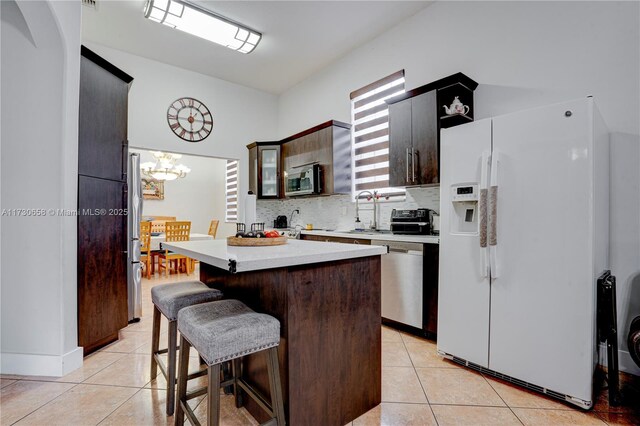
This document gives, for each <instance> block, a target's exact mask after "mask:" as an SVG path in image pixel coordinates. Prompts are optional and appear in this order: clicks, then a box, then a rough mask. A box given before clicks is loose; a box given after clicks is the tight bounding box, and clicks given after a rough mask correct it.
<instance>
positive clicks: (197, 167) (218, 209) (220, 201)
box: [130, 149, 236, 238]
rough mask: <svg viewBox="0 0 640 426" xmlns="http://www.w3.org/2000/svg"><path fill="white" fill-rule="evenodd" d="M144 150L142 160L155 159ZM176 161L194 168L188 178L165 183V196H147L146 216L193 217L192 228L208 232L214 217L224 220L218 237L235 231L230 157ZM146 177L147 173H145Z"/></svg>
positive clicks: (144, 210) (190, 156) (186, 156)
mask: <svg viewBox="0 0 640 426" xmlns="http://www.w3.org/2000/svg"><path fill="white" fill-rule="evenodd" d="M130 152H138V153H140V159H141V162H145V161H154V158H153V156H152V155H151V153H150V152H149V151H146V150H134V149H132V150H130ZM176 163H179V164H184V165H185V166H187V167H189V168H190V169H191V172H190V173H189V174H188V175H187V176H186V177H184V178H178V179H176V180H172V181H166V182H165V183H164V200H144V205H143V208H142V214H143V215H145V216H154V215H158V216H176V218H177V220H189V221H191V232H196V233H199V234H206V233H207V232H209V224H210V222H211V220H213V219H217V220H219V221H220V224H219V226H218V232H217V235H216V238H226V237H228V236H230V235H232V234H234V235H235V232H236V226H235V223H233V224H231V223H225V221H224V214H225V200H226V197H225V186H226V185H225V177H226V170H227V160H221V159H218V158H211V157H198V156H195V155H183V156H182V158H181V159H179V160H178V161H177V162H176ZM143 177H144V176H143Z"/></svg>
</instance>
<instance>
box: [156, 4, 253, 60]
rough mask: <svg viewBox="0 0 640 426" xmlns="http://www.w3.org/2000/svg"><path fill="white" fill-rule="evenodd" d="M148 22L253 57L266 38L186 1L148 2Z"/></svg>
mask: <svg viewBox="0 0 640 426" xmlns="http://www.w3.org/2000/svg"><path fill="white" fill-rule="evenodd" d="M144 16H145V18H148V19H151V20H152V21H156V22H159V23H161V24H164V25H166V26H168V27H171V28H175V29H177V30H180V31H184V32H185V33H189V34H191V35H194V36H196V37H200V38H203V39H205V40H209V41H212V42H214V43H218V44H221V45H223V46H226V47H228V48H229V49H233V50H236V51H238V52H241V53H251V52H252V51H253V49H255V48H256V46H257V45H258V43H260V40H261V39H262V34H260V33H259V32H257V31H255V30H252V29H250V28H247V27H246V26H244V25H241V24H239V23H237V22H234V21H232V20H230V19H227V18H225V17H223V16H220V15H217V14H215V13H213V12H211V11H210V10H206V9H204V8H202V7H200V6H197V5H195V4H193V3H190V2H186V1H183V0H147V4H146V5H145V7H144Z"/></svg>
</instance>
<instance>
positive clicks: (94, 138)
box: [78, 46, 133, 181]
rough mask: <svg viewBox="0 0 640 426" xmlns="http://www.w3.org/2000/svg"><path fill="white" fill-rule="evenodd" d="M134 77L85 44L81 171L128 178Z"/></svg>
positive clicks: (103, 176)
mask: <svg viewBox="0 0 640 426" xmlns="http://www.w3.org/2000/svg"><path fill="white" fill-rule="evenodd" d="M132 80H133V78H132V77H131V76H129V75H128V74H126V73H124V72H123V71H121V70H120V69H118V68H116V67H115V66H113V65H112V64H110V63H109V62H107V61H106V60H104V59H103V58H101V57H100V56H98V55H96V54H95V53H93V52H92V51H91V50H89V49H87V48H86V47H84V46H82V57H81V62H80V81H81V84H80V117H79V127H78V140H79V141H80V143H79V144H78V174H80V175H84V176H94V177H99V178H103V179H111V180H119V181H124V180H126V173H127V154H128V141H127V102H128V92H129V84H130V83H131V82H132Z"/></svg>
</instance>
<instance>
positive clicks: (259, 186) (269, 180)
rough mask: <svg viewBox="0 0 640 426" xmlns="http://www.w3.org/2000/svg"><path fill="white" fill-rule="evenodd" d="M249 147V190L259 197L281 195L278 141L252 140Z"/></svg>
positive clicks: (280, 156) (265, 197)
mask: <svg viewBox="0 0 640 426" xmlns="http://www.w3.org/2000/svg"><path fill="white" fill-rule="evenodd" d="M247 148H248V149H249V191H252V192H253V193H254V194H256V195H257V196H258V198H261V199H269V198H281V197H282V155H281V150H280V142H254V143H252V144H250V145H247Z"/></svg>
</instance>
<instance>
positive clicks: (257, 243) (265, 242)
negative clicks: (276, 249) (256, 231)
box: [227, 237, 287, 247]
mask: <svg viewBox="0 0 640 426" xmlns="http://www.w3.org/2000/svg"><path fill="white" fill-rule="evenodd" d="M283 244H287V237H276V238H237V237H227V245H228V246H239V247H266V246H281V245H283Z"/></svg>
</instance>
